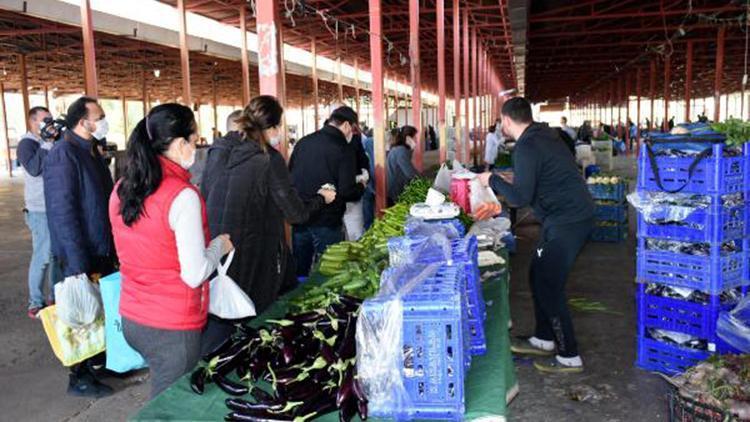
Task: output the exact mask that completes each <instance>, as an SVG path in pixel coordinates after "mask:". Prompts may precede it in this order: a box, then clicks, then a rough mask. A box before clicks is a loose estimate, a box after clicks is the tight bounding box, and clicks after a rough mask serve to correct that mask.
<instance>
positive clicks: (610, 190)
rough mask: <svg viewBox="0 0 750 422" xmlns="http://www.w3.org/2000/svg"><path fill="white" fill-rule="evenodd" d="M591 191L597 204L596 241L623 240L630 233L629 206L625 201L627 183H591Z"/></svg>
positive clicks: (593, 239)
mask: <svg viewBox="0 0 750 422" xmlns="http://www.w3.org/2000/svg"><path fill="white" fill-rule="evenodd" d="M588 187H589V192H591V197H592V198H593V199H594V203H595V205H596V209H595V214H594V219H595V226H594V231H593V232H592V233H591V240H592V241H594V242H614V243H617V242H621V241H623V240H625V238H626V237H627V234H628V208H627V204H626V203H625V193H626V191H627V183H626V182H624V181H621V182H620V183H615V184H600V183H597V184H589V185H588Z"/></svg>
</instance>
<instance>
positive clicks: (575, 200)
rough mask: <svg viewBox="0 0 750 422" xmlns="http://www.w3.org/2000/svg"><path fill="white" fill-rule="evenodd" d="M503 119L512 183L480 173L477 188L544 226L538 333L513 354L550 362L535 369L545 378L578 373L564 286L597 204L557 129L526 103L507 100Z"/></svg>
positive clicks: (538, 265) (537, 268)
mask: <svg viewBox="0 0 750 422" xmlns="http://www.w3.org/2000/svg"><path fill="white" fill-rule="evenodd" d="M502 115H503V124H502V127H503V130H504V131H505V132H506V134H507V135H509V137H510V138H512V139H515V140H516V146H515V150H514V157H513V177H512V178H511V177H501V176H497V175H493V174H492V173H484V174H482V175H480V176H479V178H480V182H481V183H482V184H483V185H484V186H490V187H492V190H493V191H495V192H496V193H498V194H501V195H503V196H504V197H505V199H506V200H507V201H508V202H509V203H510V204H511V205H513V206H514V207H519V208H520V207H525V206H531V207H532V209H533V210H534V214H535V215H536V216H537V217H538V218H539V219H540V220H541V221H542V222H543V223H542V233H541V238H540V239H539V244H538V246H537V248H536V250H535V253H534V256H533V258H532V261H531V270H530V279H531V293H532V296H533V299H534V316H535V319H536V329H535V332H534V336H532V337H530V338H520V339H513V340H512V344H511V349H512V350H513V352H514V353H519V354H529V355H537V356H548V357H546V358H541V359H538V360H537V361H535V362H534V366H535V367H536V368H537V369H538V370H540V371H542V372H556V373H567V372H580V371H582V370H583V362H582V360H581V357H580V356H579V354H578V345H577V343H576V340H575V335H574V333H573V321H572V320H571V317H570V312H569V310H568V304H567V299H566V296H565V284H566V282H567V279H568V273H569V272H570V270H571V269H572V268H573V264H574V263H575V260H576V257H577V256H578V253H579V252H580V250H581V248H583V246H584V245H585V244H586V240H587V238H588V236H589V234H590V233H591V229H592V228H593V219H594V203H593V200H592V199H591V195H590V194H589V191H588V188H587V186H586V182H585V181H584V180H583V177H582V176H581V173H580V172H579V171H578V168H577V167H576V163H575V159H574V158H573V156H572V155H571V154H570V151H569V150H568V148H567V146H566V145H565V142H563V140H562V139H560V136H559V135H558V134H557V132H556V131H555V130H554V129H552V128H550V127H549V126H547V125H544V124H540V123H534V121H533V119H532V115H531V105H530V104H529V102H528V101H527V100H526V99H524V98H513V99H510V100H508V101H507V102H506V103H505V104H503V109H502ZM555 348H557V351H556V356H553V355H555Z"/></svg>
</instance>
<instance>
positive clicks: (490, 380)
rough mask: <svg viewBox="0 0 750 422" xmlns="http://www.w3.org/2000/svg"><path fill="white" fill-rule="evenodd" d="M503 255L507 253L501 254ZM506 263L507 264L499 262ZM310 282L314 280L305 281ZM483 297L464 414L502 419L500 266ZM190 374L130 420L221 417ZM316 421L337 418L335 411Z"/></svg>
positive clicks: (509, 375) (506, 371)
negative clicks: (481, 350) (479, 342)
mask: <svg viewBox="0 0 750 422" xmlns="http://www.w3.org/2000/svg"><path fill="white" fill-rule="evenodd" d="M506 257H507V255H506ZM505 268H507V267H505ZM311 282H314V281H311ZM483 292H484V299H485V301H486V302H487V320H486V322H485V332H486V337H487V354H485V355H484V356H474V357H473V359H472V364H471V369H470V370H469V373H468V375H467V378H466V384H465V403H466V419H467V420H469V419H478V418H485V417H486V418H491V419H492V420H504V419H505V417H506V416H507V407H506V403H507V401H510V399H511V398H512V397H513V396H514V395H515V393H516V392H517V391H518V384H517V382H516V376H515V369H514V368H513V361H512V357H511V353H510V338H509V334H508V319H509V318H510V307H509V303H508V273H507V271H503V272H502V274H498V275H496V276H494V277H492V278H491V279H490V280H487V281H486V282H485V283H483ZM294 294H295V292H292V293H290V294H289V295H287V296H285V297H282V298H281V299H280V300H279V301H278V302H277V303H275V304H274V305H273V306H272V307H271V308H269V309H268V310H267V311H266V312H265V313H264V314H263V315H261V317H260V318H257V319H256V321H258V324H262V321H265V320H267V319H271V318H278V317H281V316H283V315H284V314H285V313H286V309H287V307H288V299H289V298H290V297H293V296H294ZM189 377H190V375H189V374H188V375H186V376H184V377H182V378H181V379H179V380H178V381H177V382H176V383H175V384H174V385H172V386H171V387H170V388H168V389H167V390H165V391H164V392H163V393H162V394H160V395H159V396H158V397H156V398H155V399H154V400H152V401H151V402H149V403H148V404H147V405H146V406H145V407H144V408H143V409H141V411H140V412H138V413H137V414H136V415H134V416H133V417H132V418H131V420H133V421H167V420H168V421H222V420H224V416H225V415H226V414H227V413H228V412H229V411H228V409H227V407H226V406H225V405H224V399H226V398H227V397H228V396H227V395H226V394H225V393H224V392H223V391H221V390H220V389H219V388H218V387H216V386H215V385H213V384H207V385H206V391H205V392H204V393H203V395H197V394H195V393H193V391H192V390H191V389H190V384H189ZM317 420H320V421H331V422H334V421H338V414H337V413H336V412H334V413H329V414H327V415H325V416H324V417H321V418H319V419H317Z"/></svg>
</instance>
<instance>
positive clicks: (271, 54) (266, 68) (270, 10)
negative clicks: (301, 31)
mask: <svg viewBox="0 0 750 422" xmlns="http://www.w3.org/2000/svg"><path fill="white" fill-rule="evenodd" d="M181 1H182V0H181ZM256 7H257V8H258V9H257V12H256V13H257V16H256V21H257V32H258V75H259V76H260V93H261V95H273V96H274V97H276V98H277V99H278V100H279V101H280V102H282V103H283V101H284V93H283V92H282V80H281V79H282V73H281V53H282V52H281V48H282V46H283V44H282V43H281V25H279V22H280V20H279V6H278V2H275V1H259V2H257V3H256Z"/></svg>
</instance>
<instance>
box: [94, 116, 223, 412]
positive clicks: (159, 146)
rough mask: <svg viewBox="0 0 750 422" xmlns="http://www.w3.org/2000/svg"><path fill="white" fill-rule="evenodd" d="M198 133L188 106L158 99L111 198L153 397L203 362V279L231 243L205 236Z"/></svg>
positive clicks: (127, 299)
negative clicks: (193, 179)
mask: <svg viewBox="0 0 750 422" xmlns="http://www.w3.org/2000/svg"><path fill="white" fill-rule="evenodd" d="M197 140H198V133H197V125H196V123H195V117H194V115H193V111H192V110H190V108H189V107H185V106H183V105H180V104H173V103H172V104H162V105H159V106H156V107H154V108H153V109H152V110H151V111H150V112H149V113H148V116H147V117H146V118H144V119H142V120H141V121H140V122H139V123H138V125H136V127H135V129H134V130H133V132H132V133H131V134H130V139H129V140H128V146H127V159H128V165H127V167H126V169H125V173H124V175H123V178H122V179H121V180H120V181H118V183H117V187H116V190H115V192H114V193H113V194H112V196H111V198H110V201H109V216H110V218H111V220H112V229H113V230H112V231H113V234H114V240H115V244H116V245H117V251H118V253H119V257H120V271H121V273H122V293H121V297H120V314H121V315H122V326H123V328H122V330H123V334H124V335H125V339H126V340H127V342H128V344H130V345H131V346H132V347H133V348H134V349H135V350H137V351H138V352H139V353H140V354H141V355H143V358H144V359H145V360H146V363H147V364H148V366H149V369H150V371H151V395H150V397H151V398H154V397H156V396H157V395H158V394H159V393H160V392H162V391H163V390H165V389H166V388H167V387H169V386H170V385H171V384H172V383H173V382H175V381H176V380H177V379H178V378H179V377H181V376H182V375H183V374H185V373H186V372H188V371H190V370H191V369H193V367H194V366H195V365H196V364H197V363H198V359H199V358H200V344H201V343H200V342H201V331H202V330H203V327H204V326H205V324H206V316H207V311H208V303H209V297H208V287H209V286H208V283H206V282H205V281H206V280H207V279H208V277H209V276H210V275H211V273H212V272H214V271H215V270H216V267H217V265H218V263H219V259H220V258H221V257H222V256H223V255H225V254H227V253H228V252H229V251H230V250H232V248H233V246H232V242H231V241H230V240H229V236H228V235H226V234H224V235H221V236H217V237H216V238H214V239H213V240H212V241H211V242H210V243H209V242H208V241H207V240H208V238H209V237H208V221H207V219H206V206H205V204H204V202H203V199H202V198H201V195H200V193H199V192H198V189H197V188H196V187H195V186H193V185H191V184H190V173H189V172H188V169H189V168H190V166H191V165H192V164H193V162H194V161H195V151H196V145H195V144H196V142H197Z"/></svg>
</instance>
